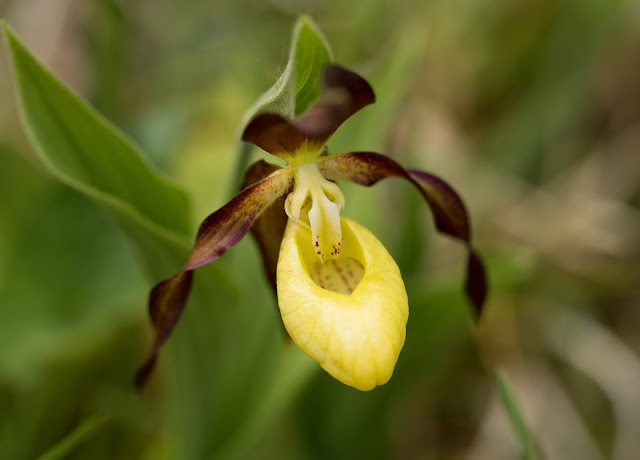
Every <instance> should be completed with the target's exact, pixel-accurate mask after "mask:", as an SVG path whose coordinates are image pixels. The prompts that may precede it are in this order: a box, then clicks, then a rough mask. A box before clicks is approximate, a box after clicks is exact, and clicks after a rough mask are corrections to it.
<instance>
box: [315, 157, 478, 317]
mask: <svg viewBox="0 0 640 460" xmlns="http://www.w3.org/2000/svg"><path fill="white" fill-rule="evenodd" d="M318 167H319V168H320V172H321V173H322V174H323V176H324V177H326V178H327V179H330V180H348V181H351V182H355V183H356V184H360V185H364V186H371V185H373V184H375V183H376V182H378V181H380V180H382V179H384V178H386V177H400V178H403V179H406V180H408V181H409V182H411V183H412V184H413V185H415V186H416V187H417V188H418V190H420V192H421V193H422V195H423V196H424V198H425V200H426V201H427V204H428V205H429V207H430V208H431V211H432V212H433V216H434V221H435V225H436V228H437V229H438V231H440V232H442V233H444V234H446V235H450V236H452V237H454V238H456V239H458V240H460V241H462V242H463V243H464V244H465V246H466V247H467V254H468V255H467V273H466V281H465V292H466V294H467V297H468V298H469V300H470V302H471V304H472V306H473V309H474V313H475V314H476V317H477V318H479V317H480V314H481V313H482V308H483V306H484V303H485V300H486V297H487V277H486V272H485V269H484V265H483V263H482V260H481V259H480V257H479V256H478V254H477V253H476V252H475V250H474V249H473V247H472V246H471V226H470V220H469V215H468V213H467V210H466V208H465V206H464V203H463V201H462V199H461V198H460V196H459V195H458V194H457V193H456V191H455V190H454V189H453V188H452V187H451V186H450V185H449V184H447V183H446V182H445V181H444V180H442V179H441V178H439V177H437V176H434V175H433V174H429V173H427V172H424V171H418V170H414V169H409V170H406V169H404V168H403V167H402V166H401V165H400V164H398V163H397V162H396V161H394V160H392V159H391V158H389V157H387V156H384V155H381V154H379V153H374V152H351V153H343V154H340V155H330V156H327V157H323V158H322V159H320V160H319V161H318Z"/></svg>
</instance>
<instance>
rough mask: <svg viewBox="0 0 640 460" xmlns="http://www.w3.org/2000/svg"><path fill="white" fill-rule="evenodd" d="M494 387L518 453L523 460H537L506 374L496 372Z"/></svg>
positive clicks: (501, 371)
mask: <svg viewBox="0 0 640 460" xmlns="http://www.w3.org/2000/svg"><path fill="white" fill-rule="evenodd" d="M495 375H496V385H497V386H498V393H499V394H500V400H501V401H502V405H503V406H504V409H505V411H506V412H507V416H508V418H509V423H510V424H511V428H512V430H513V433H514V435H515V437H516V441H517V443H518V446H519V447H520V453H521V456H522V459H523V460H537V459H538V455H537V454H536V450H535V445H534V442H533V439H532V438H531V435H530V433H529V430H528V429H527V425H526V423H525V421H524V417H523V416H522V411H521V410H520V407H519V406H518V403H517V401H516V398H515V395H514V394H513V390H512V388H511V382H510V380H509V377H508V376H507V374H506V372H505V371H503V370H498V371H496V374H495Z"/></svg>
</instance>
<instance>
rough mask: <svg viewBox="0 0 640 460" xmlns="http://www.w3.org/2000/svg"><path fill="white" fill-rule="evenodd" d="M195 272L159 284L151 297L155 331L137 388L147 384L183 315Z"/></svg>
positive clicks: (151, 311) (138, 378)
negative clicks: (162, 349)
mask: <svg viewBox="0 0 640 460" xmlns="http://www.w3.org/2000/svg"><path fill="white" fill-rule="evenodd" d="M192 279H193V272H192V271H191V270H187V271H183V272H180V273H178V274H177V275H175V276H174V277H172V278H169V279H167V280H164V281H162V282H160V283H158V284H157V285H156V286H155V287H154V288H153V289H152V290H151V294H150V295H149V315H150V316H151V323H152V325H153V328H154V330H155V337H154V339H153V345H152V346H151V353H150V355H149V357H148V358H147V360H146V361H145V363H144V364H143V365H142V367H141V368H140V370H139V371H138V373H137V374H136V386H137V387H138V388H139V389H142V387H143V386H144V385H145V383H146V382H147V379H148V378H149V376H150V375H151V372H152V371H153V368H154V367H155V363H156V357H157V355H158V350H159V349H160V347H161V346H162V344H163V343H164V342H165V341H166V340H167V338H168V337H169V335H170V334H171V331H172V330H173V328H174V327H175V325H176V323H177V322H178V319H180V316H181V315H182V311H183V310H184V306H185V304H186V303H187V298H188V297H189V291H190V290H191V281H192Z"/></svg>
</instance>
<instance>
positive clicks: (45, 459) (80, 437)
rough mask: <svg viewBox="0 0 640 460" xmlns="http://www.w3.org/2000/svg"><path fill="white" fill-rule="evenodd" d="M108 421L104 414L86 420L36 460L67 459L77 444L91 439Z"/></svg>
mask: <svg viewBox="0 0 640 460" xmlns="http://www.w3.org/2000/svg"><path fill="white" fill-rule="evenodd" d="M108 420H109V417H107V416H106V415H105V414H97V415H93V416H91V417H89V418H87V419H86V420H85V421H84V422H82V423H81V424H80V425H78V426H77V427H76V429H75V430H73V431H72V432H71V433H70V434H69V435H68V436H66V437H65V438H64V439H62V440H61V441H60V442H59V443H58V444H56V445H55V446H53V447H52V448H51V449H50V450H48V451H47V452H46V453H44V454H42V455H41V456H39V457H38V460H58V459H64V458H67V457H68V456H69V455H70V454H71V453H72V452H73V450H74V449H75V448H76V447H77V446H78V444H80V443H81V442H83V441H84V440H86V439H87V438H89V437H91V436H92V435H93V434H94V433H95V432H96V431H98V430H99V429H100V428H102V426H103V425H104V424H105V423H106V422H107V421H108Z"/></svg>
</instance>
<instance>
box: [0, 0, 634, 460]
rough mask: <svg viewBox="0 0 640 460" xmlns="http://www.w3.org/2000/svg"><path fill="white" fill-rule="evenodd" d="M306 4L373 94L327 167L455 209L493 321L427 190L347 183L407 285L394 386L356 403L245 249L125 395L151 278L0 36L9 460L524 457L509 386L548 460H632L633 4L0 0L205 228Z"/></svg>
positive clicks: (145, 332)
mask: <svg viewBox="0 0 640 460" xmlns="http://www.w3.org/2000/svg"><path fill="white" fill-rule="evenodd" d="M301 12H307V13H309V14H310V15H311V16H313V18H314V19H315V20H316V22H317V23H318V25H319V27H320V29H321V30H322V31H323V32H324V33H325V35H326V37H327V39H328V41H329V43H330V44H331V46H332V47H333V51H334V55H335V59H336V61H337V62H338V63H340V64H342V65H344V66H347V67H349V68H352V69H354V70H356V71H358V72H359V73H360V74H362V75H363V76H364V77H365V78H367V79H368V80H369V81H370V82H371V84H372V86H373V88H374V89H375V91H376V94H377V100H378V102H377V103H376V104H375V105H373V106H370V107H368V108H366V109H365V110H363V111H362V112H361V113H359V114H357V115H356V116H354V117H353V118H352V119H350V120H349V121H348V122H347V123H345V124H344V125H343V126H342V128H341V129H340V130H339V131H338V133H337V134H336V135H335V136H334V138H333V139H332V140H331V143H330V144H329V147H330V150H331V151H332V152H334V153H338V152H344V151H350V150H373V151H379V152H382V153H385V154H387V155H390V156H392V157H393V158H395V159H397V160H399V161H400V162H401V163H403V164H404V165H405V166H408V167H413V168H422V169H426V170H429V171H431V172H433V173H435V174H437V175H439V176H441V177H443V178H445V179H446V180H447V181H448V182H449V183H451V184H453V186H454V187H455V188H456V189H457V190H458V191H459V192H460V193H461V195H462V196H463V197H464V198H465V200H466V203H467V205H468V208H469V210H470V213H471V215H472V221H473V230H474V241H475V246H476V247H477V248H478V250H479V251H480V253H481V254H482V255H483V256H484V257H485V261H486V264H487V269H488V274H489V279H490V295H489V300H488V304H487V306H486V310H485V314H484V316H483V318H482V319H481V321H480V323H479V325H478V326H477V327H475V326H474V325H473V322H472V320H471V316H470V314H469V309H468V306H467V304H466V302H465V299H464V296H463V294H462V290H461V284H462V281H463V268H464V267H463V266H464V249H463V248H462V247H460V245H458V244H456V243H455V242H453V241H451V240H449V239H447V238H444V237H441V236H440V235H437V234H436V232H435V231H434V228H433V224H432V218H431V216H430V214H429V212H428V208H427V207H426V206H425V205H424V203H423V202H422V201H421V198H420V197H419V196H418V194H417V193H416V192H415V191H414V190H413V189H411V188H410V186H408V185H406V184H404V183H400V182H395V181H385V182H383V183H380V184H378V185H376V186H375V187H373V188H371V189H362V188H358V187H356V186H350V185H347V184H345V185H344V186H343V190H344V192H345V195H346V198H347V206H346V208H345V210H344V215H346V216H349V217H352V218H355V219H356V220H358V221H359V222H360V223H362V224H364V225H365V226H367V227H368V228H370V229H371V230H372V231H373V232H374V233H375V234H376V235H377V236H378V237H379V238H380V240H381V241H382V242H383V243H384V244H385V246H386V247H387V249H388V250H389V252H390V253H391V254H392V255H393V256H394V258H395V259H396V261H397V262H398V264H399V266H400V268H401V271H402V272H403V276H404V279H405V283H406V285H407V290H408V295H409V301H410V318H409V323H408V326H407V340H406V344H405V347H404V349H403V351H402V353H401V355H400V359H399V362H398V365H397V367H396V371H395V374H394V376H393V377H392V379H391V381H390V382H389V383H388V384H386V385H385V386H383V387H380V388H377V389H375V390H373V391H371V392H367V393H362V392H358V391H357V390H354V389H352V388H349V387H346V386H344V385H342V384H340V383H339V382H337V381H335V380H334V379H332V378H331V377H329V376H328V375H327V374H325V373H324V372H322V371H321V369H320V368H319V366H317V365H316V364H315V363H314V362H313V361H311V360H310V359H308V358H306V357H305V356H301V354H300V353H298V352H296V350H295V349H293V348H292V346H291V345H288V344H286V343H285V342H284V341H283V338H282V331H281V328H280V326H279V319H278V316H277V313H276V311H277V310H276V309H275V302H274V299H273V296H272V295H271V294H270V292H269V287H268V285H267V282H266V280H264V278H263V276H262V273H261V271H260V270H261V266H260V262H259V259H258V257H259V256H258V252H257V250H256V246H255V243H254V242H253V241H252V240H251V238H246V239H245V240H244V241H243V242H242V243H240V244H239V245H238V246H237V247H235V248H234V249H233V250H232V251H230V252H229V253H227V254H226V255H225V256H224V257H223V258H222V259H220V260H219V261H218V262H216V263H215V264H213V266H212V268H211V269H208V270H204V271H202V272H201V273H200V274H198V281H199V282H200V283H203V284H206V286H207V288H208V289H210V290H211V292H213V293H215V296H214V298H215V299H216V302H213V303H211V302H209V303H200V304H197V305H193V307H192V308H190V309H187V312H186V314H185V317H186V318H185V319H184V320H183V321H182V322H181V323H180V325H179V326H178V328H177V330H176V333H175V335H174V336H173V337H172V339H171V340H170V343H169V344H168V346H167V347H165V350H163V351H162V354H161V360H160V364H159V368H158V371H157V374H156V375H155V376H154V377H153V379H152V381H151V382H150V386H149V387H148V388H147V389H146V391H145V392H144V393H143V394H142V395H139V394H137V393H136V392H135V390H134V388H133V385H132V377H133V374H134V372H135V371H136V369H137V367H138V366H139V365H140V363H141V362H142V360H143V359H144V357H145V353H146V352H147V350H148V347H149V343H150V340H151V329H150V325H149V323H148V318H147V312H146V297H147V293H148V291H149V289H150V288H151V287H152V286H153V285H154V284H155V283H156V282H157V281H159V280H158V279H154V278H153V277H152V276H150V275H149V274H148V273H146V272H145V271H144V269H143V266H142V264H141V263H140V261H139V259H138V257H137V254H136V251H135V249H134V247H133V246H132V244H131V243H130V241H129V240H128V238H127V237H126V235H125V233H124V232H123V231H122V230H121V229H120V228H119V227H118V226H117V224H116V222H115V220H113V219H112V218H111V217H110V216H109V214H107V213H105V212H104V211H103V210H102V209H101V208H100V207H98V205H97V204H95V203H94V202H92V201H90V200H89V199H88V198H86V197H85V196H83V195H81V194H79V193H78V192H76V191H74V190H71V189H70V188H68V187H66V186H64V185H62V184H60V183H59V182H57V181H56V180H55V179H54V178H53V176H52V175H51V174H50V173H48V172H47V171H46V170H45V168H44V167H43V166H42V164H41V163H40V162H39V160H38V159H37V157H36V156H35V154H34V151H33V149H32V147H30V145H29V143H28V141H27V138H26V135H25V132H24V129H23V128H22V126H21V123H20V119H19V116H18V113H19V112H18V108H17V103H16V98H15V87H14V84H13V81H12V77H11V72H10V68H9V60H8V53H7V49H6V46H3V48H2V57H1V58H0V101H2V104H1V105H0V458H2V459H31V458H36V457H37V456H39V455H41V454H43V453H44V452H46V451H47V450H49V449H51V448H52V446H55V445H58V446H60V444H59V443H60V442H62V443H63V444H64V443H67V444H68V446H67V447H68V448H67V449H66V451H67V452H68V455H66V454H65V455H63V456H61V457H55V458H72V459H115V458H117V459H200V458H203V459H214V458H248V459H326V458H332V459H358V458H366V459H515V458H519V451H518V446H517V443H516V441H515V437H514V434H513V430H512V427H511V426H510V424H509V422H508V418H507V415H506V413H505V410H504V408H503V407H502V405H501V403H500V399H499V397H498V395H497V391H496V385H495V379H494V371H495V369H504V371H505V372H506V374H507V375H508V376H509V378H510V380H511V382H512V385H513V391H514V395H515V397H516V399H517V400H518V403H519V405H520V406H521V409H522V412H523V416H524V419H525V422H526V424H527V426H528V428H529V431H530V432H531V434H532V437H533V439H534V441H535V443H536V449H537V451H538V453H539V454H540V457H541V458H549V459H581V460H588V459H608V458H614V459H624V460H627V459H629V460H631V459H634V458H637V455H638V454H637V453H638V452H640V354H639V353H640V310H639V307H640V238H639V234H640V210H639V207H640V186H639V184H640V3H638V2H637V1H635V0H565V1H560V0H513V1H489V0H458V1H456V2H452V1H448V0H432V1H419V0H414V1H410V0H399V1H395V2H387V1H383V0H371V1H367V2H344V1H336V0H326V1H317V0H305V1H293V0H268V1H258V0H234V1H232V0H218V1H212V0H207V1H204V0H191V1H189V2H186V1H177V0H161V1H158V0H156V1H150V0H140V1H137V2H127V1H124V0H122V1H120V0H91V1H87V0H13V1H11V0H0V16H1V17H4V18H5V19H6V20H7V22H8V23H9V24H10V25H11V26H12V27H13V28H14V30H15V31H16V33H17V34H18V36H19V37H21V39H22V40H23V41H24V43H25V44H26V45H27V46H28V47H29V48H30V49H31V50H32V51H33V52H34V54H35V55H36V56H37V57H38V59H39V60H40V61H41V62H43V63H44V64H45V65H46V66H47V67H49V68H50V69H51V70H52V72H53V73H54V74H55V75H56V76H58V77H59V78H60V79H61V80H63V81H64V82H65V83H66V84H68V85H69V86H70V87H71V88H73V89H74V91H76V92H77V93H79V94H80V95H81V96H82V97H84V98H86V99H87V100H88V101H90V103H91V104H92V105H93V106H94V107H95V108H96V109H97V110H98V111H100V112H101V113H102V114H104V115H105V116H106V117H107V118H108V119H109V120H111V121H112V122H113V123H114V124H115V125H117V126H118V127H119V128H120V129H121V130H123V131H124V132H125V133H126V134H127V135H129V136H130V137H132V138H133V139H134V140H135V142H136V143H137V144H138V145H139V146H140V147H141V148H142V150H143V151H144V152H146V154H147V155H148V157H149V158H150V161H151V162H152V163H153V164H154V165H155V166H157V168H158V169H159V170H161V171H163V172H164V173H166V175H167V176H169V177H170V178H172V180H174V181H175V182H176V183H177V184H179V185H180V186H182V187H183V188H184V189H185V190H187V191H188V193H189V195H190V198H191V200H192V204H193V206H192V212H191V214H192V225H193V228H194V234H195V228H196V225H197V224H198V223H199V222H200V221H201V220H202V219H203V218H204V217H205V216H206V215H208V214H209V213H210V212H212V211H213V210H215V209H217V207H219V206H221V205H222V204H223V203H224V202H226V201H227V200H228V199H229V197H230V196H231V190H230V188H231V184H233V183H234V179H233V177H232V174H233V164H234V156H235V155H236V152H237V135H238V132H239V129H240V123H241V119H242V115H243V113H244V112H245V111H246V110H247V108H248V107H250V106H251V105H252V104H253V102H254V101H255V99H256V98H257V97H258V96H259V95H260V94H261V93H262V92H264V91H265V90H266V89H267V88H268V87H270V86H271V84H272V83H273V82H274V81H275V79H276V78H277V77H278V76H279V75H280V73H281V72H282V70H283V69H284V67H285V65H286V61H287V56H288V47H289V43H290V38H291V28H292V26H293V24H294V22H295V19H296V17H297V15H298V14H299V13H301ZM5 45H6V44H5ZM258 156H259V154H258V153H257V152H256V158H257V157H258ZM175 268H176V270H177V269H178V268H179V267H177V266H176V267H175ZM169 274H170V273H168V274H167V275H169ZM190 306H191V304H190ZM189 318H191V319H189ZM203 318H204V320H203ZM62 450H63V451H64V449H62ZM52 458H53V457H52Z"/></svg>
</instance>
